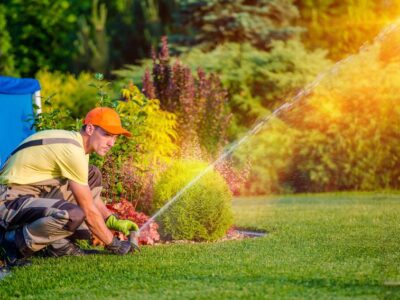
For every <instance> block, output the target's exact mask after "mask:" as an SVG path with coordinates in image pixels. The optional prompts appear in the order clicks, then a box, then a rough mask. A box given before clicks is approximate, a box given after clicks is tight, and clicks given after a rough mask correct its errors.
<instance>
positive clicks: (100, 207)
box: [94, 196, 112, 220]
mask: <svg viewBox="0 0 400 300" xmlns="http://www.w3.org/2000/svg"><path fill="white" fill-rule="evenodd" d="M94 205H96V207H97V209H98V210H99V212H100V214H101V216H102V217H103V220H107V218H108V217H109V216H111V215H112V213H111V211H110V210H109V209H108V208H107V206H106V205H105V204H104V202H103V201H102V200H101V198H100V196H98V197H96V198H95V199H94Z"/></svg>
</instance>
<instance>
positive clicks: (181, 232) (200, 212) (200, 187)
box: [153, 160, 232, 241]
mask: <svg viewBox="0 0 400 300" xmlns="http://www.w3.org/2000/svg"><path fill="white" fill-rule="evenodd" d="M206 167H207V164H205V163H203V162H200V161H189V160H182V161H175V162H174V163H173V164H172V165H171V167H170V168H169V169H168V170H167V171H165V172H164V173H163V174H162V176H161V178H160V180H159V181H158V182H157V183H156V185H155V190H154V199H153V207H154V210H158V209H160V208H161V207H162V206H163V205H165V204H166V203H167V201H169V200H170V199H171V198H172V197H173V196H175V195H176V194H177V193H178V192H179V191H180V190H181V189H182V188H184V187H185V186H186V185H187V184H188V183H189V182H190V181H192V179H194V178H195V177H196V176H197V175H198V174H200V173H201V172H202V171H203V170H205V169H206ZM231 200H232V195H231V193H230V191H229V188H228V186H227V184H226V182H225V181H224V179H223V178H222V177H221V175H219V174H218V173H217V172H215V171H210V172H208V173H206V174H205V175H204V176H203V177H202V178H201V179H200V180H199V181H197V183H195V184H194V185H193V186H191V187H190V188H189V189H187V190H186V191H185V192H184V193H183V194H182V195H181V196H180V198H178V199H177V200H176V201H175V202H174V203H173V204H172V205H171V206H170V207H169V208H168V209H167V210H166V211H165V212H164V213H163V214H161V215H160V217H159V220H158V222H159V223H160V224H161V233H162V235H164V236H166V237H170V238H172V239H188V240H207V241H209V240H216V239H218V238H221V237H222V236H224V234H225V233H226V230H227V229H228V228H229V227H230V226H231V224H232V211H231Z"/></svg>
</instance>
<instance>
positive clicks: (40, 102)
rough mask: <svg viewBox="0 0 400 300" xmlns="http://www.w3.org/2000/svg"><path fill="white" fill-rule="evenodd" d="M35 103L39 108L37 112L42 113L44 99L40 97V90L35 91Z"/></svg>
mask: <svg viewBox="0 0 400 300" xmlns="http://www.w3.org/2000/svg"><path fill="white" fill-rule="evenodd" d="M34 97H35V104H36V105H37V107H38V109H37V110H36V113H37V114H40V113H41V112H42V101H41V99H42V98H41V97H40V90H39V91H36V92H35V95H34Z"/></svg>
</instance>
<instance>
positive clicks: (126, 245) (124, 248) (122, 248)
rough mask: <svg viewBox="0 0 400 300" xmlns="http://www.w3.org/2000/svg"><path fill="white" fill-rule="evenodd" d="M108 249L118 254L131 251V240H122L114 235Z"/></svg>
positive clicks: (107, 246)
mask: <svg viewBox="0 0 400 300" xmlns="http://www.w3.org/2000/svg"><path fill="white" fill-rule="evenodd" d="M106 249H107V250H109V251H111V252H112V253H114V254H117V255H125V254H128V253H129V251H131V249H132V246H131V243H130V242H129V241H121V240H120V239H118V238H117V237H114V238H113V240H112V242H111V244H109V245H106Z"/></svg>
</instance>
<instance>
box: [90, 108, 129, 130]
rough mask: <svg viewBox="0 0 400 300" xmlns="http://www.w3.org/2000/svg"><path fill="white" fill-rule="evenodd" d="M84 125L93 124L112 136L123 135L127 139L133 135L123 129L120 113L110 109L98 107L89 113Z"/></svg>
mask: <svg viewBox="0 0 400 300" xmlns="http://www.w3.org/2000/svg"><path fill="white" fill-rule="evenodd" d="M83 124H85V125H86V124H92V125H96V126H99V127H101V128H102V129H104V130H105V131H107V132H108V133H111V134H123V135H125V136H127V137H130V136H132V134H131V133H130V132H129V131H128V130H126V129H124V128H122V125H121V119H120V118H119V115H118V113H117V112H116V111H115V110H113V109H112V108H109V107H96V108H94V109H92V110H91V111H89V112H88V114H87V115H86V118H85V120H84V121H83Z"/></svg>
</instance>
